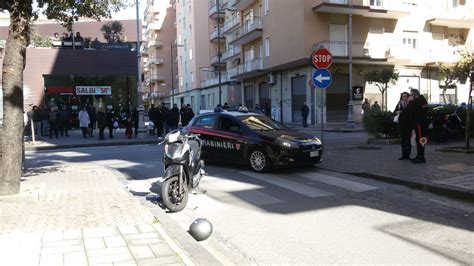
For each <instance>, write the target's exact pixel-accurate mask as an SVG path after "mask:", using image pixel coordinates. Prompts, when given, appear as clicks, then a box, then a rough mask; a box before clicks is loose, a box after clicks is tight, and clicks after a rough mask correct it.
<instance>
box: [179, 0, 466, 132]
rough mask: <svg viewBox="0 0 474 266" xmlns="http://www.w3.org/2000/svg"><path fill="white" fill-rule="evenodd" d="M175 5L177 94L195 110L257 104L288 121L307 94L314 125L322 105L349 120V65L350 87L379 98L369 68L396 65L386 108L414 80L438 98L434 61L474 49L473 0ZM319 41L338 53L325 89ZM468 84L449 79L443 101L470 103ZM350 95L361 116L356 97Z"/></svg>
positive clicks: (252, 0)
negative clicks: (320, 83)
mask: <svg viewBox="0 0 474 266" xmlns="http://www.w3.org/2000/svg"><path fill="white" fill-rule="evenodd" d="M174 8H175V11H176V27H177V37H176V46H177V48H176V50H177V51H176V54H177V57H176V62H177V65H178V75H177V76H176V86H175V89H176V90H175V91H174V93H172V96H173V97H172V98H173V101H174V102H178V103H190V104H192V106H193V108H194V109H195V110H200V109H212V108H214V107H215V106H216V104H218V103H225V102H228V103H229V104H230V105H231V106H235V105H238V104H242V105H245V106H247V107H249V108H253V107H255V106H256V105H257V104H258V106H259V107H260V108H262V107H263V108H270V109H271V115H272V117H273V118H274V119H276V120H279V121H283V122H284V123H300V122H301V121H302V116H301V107H302V106H303V104H304V103H305V102H306V104H307V105H308V106H309V107H310V116H309V118H310V121H311V123H313V124H317V123H320V122H321V121H320V120H321V118H320V117H321V113H323V119H324V121H326V122H346V121H347V120H348V113H349V100H350V93H351V92H352V88H349V86H350V85H349V84H350V82H349V73H350V72H352V79H351V81H352V82H351V83H352V86H353V87H354V86H356V87H361V88H363V89H364V94H363V97H364V98H368V99H369V101H370V102H371V103H374V102H375V101H378V102H379V103H380V102H381V93H380V92H379V90H378V87H377V86H376V85H375V84H371V83H370V82H367V80H366V74H367V73H369V72H371V71H377V70H380V69H384V68H387V69H394V70H395V71H397V72H398V73H399V76H400V78H399V80H398V81H397V82H396V83H395V84H392V85H391V86H390V87H389V89H388V91H387V100H388V101H387V103H386V106H387V109H388V110H393V109H394V107H395V105H396V103H397V102H398V99H399V95H400V93H401V92H403V91H408V90H409V89H411V88H415V89H419V90H420V91H421V93H422V94H423V95H425V96H426V98H427V99H428V101H429V102H431V103H440V102H442V101H443V99H442V97H441V94H442V88H441V87H442V82H440V81H439V79H440V75H439V71H438V67H437V64H438V63H453V62H455V61H456V60H458V55H457V53H456V52H457V51H458V50H461V49H471V50H472V49H473V48H472V47H473V46H472V43H473V41H474V33H473V31H472V28H473V27H474V0H434V1H422V0H408V1H396V0H294V1H287V0H195V1H190V0H176V2H175V4H174ZM319 47H324V48H327V49H329V50H330V51H331V53H332V55H333V61H334V62H333V64H332V66H331V67H330V68H329V70H330V71H331V73H332V78H333V80H332V83H331V85H330V86H329V87H328V88H327V89H325V90H321V89H316V88H314V85H313V82H312V78H311V77H312V73H313V71H314V69H313V68H312V66H311V64H310V55H311V53H312V52H313V51H314V50H315V49H316V48H319ZM349 53H351V55H352V56H351V57H350V56H349ZM350 58H352V61H351V64H350V62H349V60H350ZM350 65H351V66H352V67H351V68H350V67H349V66H350ZM350 69H351V70H352V71H350ZM219 76H220V80H221V82H220V86H219ZM468 86H470V84H461V83H459V84H457V86H456V87H455V88H449V89H448V90H447V92H446V96H447V97H446V98H447V102H448V103H455V104H456V103H462V102H467V98H468V95H467V94H468ZM219 88H220V90H219ZM219 91H220V93H219ZM323 94H324V96H325V97H322V96H323ZM219 95H220V97H219ZM323 98H324V99H325V102H324V103H322V102H321V99H323ZM352 104H353V106H354V108H353V111H352V114H353V117H354V119H355V120H356V122H358V121H360V120H361V108H360V106H361V104H362V99H361V98H360V99H355V100H354V101H353V102H352Z"/></svg>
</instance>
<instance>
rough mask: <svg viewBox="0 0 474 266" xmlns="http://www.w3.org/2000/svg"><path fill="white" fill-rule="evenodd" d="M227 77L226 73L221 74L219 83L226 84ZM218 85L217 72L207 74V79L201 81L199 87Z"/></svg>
mask: <svg viewBox="0 0 474 266" xmlns="http://www.w3.org/2000/svg"><path fill="white" fill-rule="evenodd" d="M228 80H229V77H228V75H227V73H226V72H224V71H222V72H221V83H223V82H227V81H228ZM218 84H219V74H218V73H217V72H209V74H208V75H207V77H206V78H205V79H204V80H203V81H201V87H210V86H214V85H218Z"/></svg>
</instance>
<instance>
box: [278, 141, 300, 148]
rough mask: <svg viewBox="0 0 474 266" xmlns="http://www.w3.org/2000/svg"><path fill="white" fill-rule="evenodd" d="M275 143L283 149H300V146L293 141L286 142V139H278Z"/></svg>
mask: <svg viewBox="0 0 474 266" xmlns="http://www.w3.org/2000/svg"><path fill="white" fill-rule="evenodd" d="M275 143H277V144H278V145H280V146H282V147H285V148H287V149H297V148H298V144H296V143H295V142H293V141H290V140H286V139H281V138H277V139H276V140H275Z"/></svg>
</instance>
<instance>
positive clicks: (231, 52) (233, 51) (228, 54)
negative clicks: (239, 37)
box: [221, 46, 240, 61]
mask: <svg viewBox="0 0 474 266" xmlns="http://www.w3.org/2000/svg"><path fill="white" fill-rule="evenodd" d="M239 54H240V46H235V47H232V48H231V47H229V48H228V49H227V50H226V51H225V52H224V53H222V58H221V59H222V61H225V60H228V59H231V58H233V57H235V56H237V55H239Z"/></svg>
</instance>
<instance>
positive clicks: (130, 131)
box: [125, 117, 133, 139]
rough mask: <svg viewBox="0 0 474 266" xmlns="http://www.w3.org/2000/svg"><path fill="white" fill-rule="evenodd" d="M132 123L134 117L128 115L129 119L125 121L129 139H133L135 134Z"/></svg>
mask: <svg viewBox="0 0 474 266" xmlns="http://www.w3.org/2000/svg"><path fill="white" fill-rule="evenodd" d="M132 125H133V122H132V118H131V117H128V118H127V120H126V121H125V136H127V138H129V139H131V138H132V136H133V129H132Z"/></svg>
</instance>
